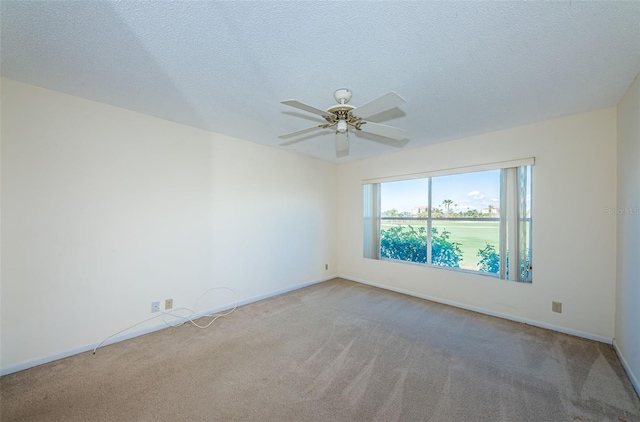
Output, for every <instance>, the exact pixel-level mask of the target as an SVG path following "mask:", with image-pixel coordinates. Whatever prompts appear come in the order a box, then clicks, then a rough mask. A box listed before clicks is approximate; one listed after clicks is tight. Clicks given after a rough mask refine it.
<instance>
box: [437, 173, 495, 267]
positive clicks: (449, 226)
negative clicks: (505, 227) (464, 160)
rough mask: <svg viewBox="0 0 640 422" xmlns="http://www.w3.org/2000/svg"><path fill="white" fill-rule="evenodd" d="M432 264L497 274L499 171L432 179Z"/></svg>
mask: <svg viewBox="0 0 640 422" xmlns="http://www.w3.org/2000/svg"><path fill="white" fill-rule="evenodd" d="M432 195H433V196H432V201H433V205H432V207H433V212H432V216H433V228H432V262H431V263H432V264H434V265H441V266H446V267H456V268H458V267H459V268H464V269H468V270H475V271H483V272H489V273H494V274H498V273H499V271H500V256H499V252H500V170H490V171H482V172H475V173H464V174H456V175H451V176H441V177H434V178H433V179H432Z"/></svg>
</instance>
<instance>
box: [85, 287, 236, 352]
mask: <svg viewBox="0 0 640 422" xmlns="http://www.w3.org/2000/svg"><path fill="white" fill-rule="evenodd" d="M220 289H222V290H229V291H231V292H233V294H235V295H236V303H235V305H233V308H232V309H231V310H230V311H229V312H225V313H223V314H217V315H207V314H201V313H198V312H196V311H194V310H193V309H191V308H176V309H174V310H173V311H171V312H164V311H159V312H160V315H156V316H153V317H151V318H147V319H145V320H143V321H140V322H138V323H136V324H133V325H131V326H129V327H127V328H125V329H124V330H120V331H118V332H117V333H114V334H111V335H110V336H109V337H107V338H105V339H104V340H102V341H101V342H100V343H98V345H97V346H96V347H95V348H94V349H93V354H94V355H95V354H96V350H98V348H99V347H100V346H102V343H104V342H105V341H107V340H109V339H110V338H112V337H114V336H117V335H118V334H121V333H124V332H125V331H128V330H130V329H132V328H133V327H137V326H138V325H140V324H143V323H145V322H147V321H151V320H152V319H156V318H162V321H163V322H164V323H165V325H166V326H167V327H180V326H181V325H183V324H185V323H186V322H190V323H191V324H193V325H194V326H196V327H198V328H208V327H209V326H210V325H211V324H213V323H214V322H215V320H217V319H218V318H220V317H223V316H227V315H229V314H230V313H231V312H233V311H235V310H236V308H237V307H238V302H239V297H238V292H236V291H235V290H233V289H232V288H230V287H213V288H211V289H209V290H206V291H205V292H204V293H202V294H201V295H200V297H198V299H196V301H195V303H194V304H193V307H194V308H196V306H197V305H198V302H199V301H200V299H202V298H203V297H204V295H206V294H207V293H209V292H210V291H212V290H220ZM181 310H186V311H189V312H191V314H190V315H189V316H182V315H174V314H173V312H176V311H181ZM165 315H171V316H172V317H174V318H182V319H184V321H182V322H181V323H179V324H175V325H171V324H169V323H168V322H167V320H166V319H164V316H165ZM202 317H213V319H212V320H211V321H209V323H207V324H206V325H198V324H197V323H196V322H195V321H194V318H196V319H197V318H202Z"/></svg>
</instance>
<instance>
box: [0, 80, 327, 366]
mask: <svg viewBox="0 0 640 422" xmlns="http://www.w3.org/2000/svg"><path fill="white" fill-rule="evenodd" d="M1 133H2V214H1V218H2V283H1V295H2V297H1V323H2V326H1V329H2V330H1V331H2V334H1V341H2V343H1V345H2V349H1V368H2V371H3V372H4V373H7V372H11V371H13V370H17V369H21V368H23V367H26V366H29V365H32V364H34V363H38V362H44V361H47V360H50V359H52V358H55V357H60V356H64V355H65V354H66V353H68V352H69V351H78V350H84V349H86V348H87V346H93V345H95V344H96V343H97V342H99V341H100V340H102V339H103V338H105V337H106V336H108V335H110V334H113V333H114V332H116V331H118V330H120V329H122V328H124V327H127V326H129V325H131V324H134V323H136V322H138V321H141V320H143V319H145V318H149V317H150V316H152V315H151V313H150V304H151V302H152V301H156V300H160V301H163V300H164V299H165V298H173V299H174V308H175V307H180V306H191V305H192V304H193V301H194V300H195V299H196V298H197V296H198V295H199V294H200V293H202V292H203V291H204V290H206V289H207V288H209V287H213V286H229V287H232V288H234V289H235V290H237V291H238V293H239V295H240V299H241V300H247V299H250V298H254V297H256V296H261V295H268V294H270V293H273V292H277V291H281V290H284V289H288V288H291V287H293V286H297V285H300V284H302V283H308V282H313V281H318V280H321V279H324V278H327V277H330V276H332V275H335V270H334V269H335V268H336V256H335V240H336V239H335V238H334V235H333V233H334V232H335V231H334V224H335V218H336V210H337V208H336V183H337V181H336V177H337V169H336V166H335V165H333V164H330V163H325V162H321V161H318V160H315V159H311V158H307V157H303V156H300V155H297V154H294V153H291V152H286V151H281V150H278V149H275V148H269V147H265V146H259V145H256V144H253V143H249V142H246V141H243V140H239V139H233V138H229V137H225V136H222V135H218V134H215V133H210V132H206V131H203V130H199V129H194V128H191V127H187V126H183V125H180V124H176V123H172V122H168V121H164V120H161V119H157V118H153V117H150V116H146V115H142V114H138V113H134V112H130V111H127V110H123V109H119V108H115V107H111V106H107V105H104V104H99V103H95V102H92V101H87V100H84V99H80V98H76V97H72V96H68V95H63V94H60V93H56V92H53V91H48V90H44V89H41V88H36V87H33V86H29V85H24V84H21V83H17V82H13V81H9V80H6V79H2V131H1ZM325 263H328V264H329V265H330V267H329V268H330V270H329V271H325V268H324V266H325ZM232 300H233V297H232V296H231V295H229V294H225V293H223V292H216V294H215V295H212V296H211V299H207V300H205V301H204V302H203V303H202V307H203V308H204V309H207V308H212V307H216V306H222V305H226V304H229V303H231V302H232ZM158 323H159V322H158V321H152V322H149V323H147V324H146V325H143V326H140V327H138V329H139V330H141V329H145V327H153V326H156V325H157V324H158Z"/></svg>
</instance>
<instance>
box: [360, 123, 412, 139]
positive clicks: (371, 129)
mask: <svg viewBox="0 0 640 422" xmlns="http://www.w3.org/2000/svg"><path fill="white" fill-rule="evenodd" d="M360 129H362V131H363V132H368V133H373V134H374V135H380V136H384V137H386V138H391V139H398V140H399V139H404V138H406V137H407V135H408V134H409V132H407V131H406V130H404V129H400V128H398V127H393V126H387V125H381V124H380V123H373V122H364V123H363V124H362V126H360Z"/></svg>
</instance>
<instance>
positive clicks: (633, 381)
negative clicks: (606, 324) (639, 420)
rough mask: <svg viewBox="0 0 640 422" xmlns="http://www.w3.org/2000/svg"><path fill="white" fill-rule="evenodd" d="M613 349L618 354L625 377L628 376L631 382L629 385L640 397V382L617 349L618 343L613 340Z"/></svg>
mask: <svg viewBox="0 0 640 422" xmlns="http://www.w3.org/2000/svg"><path fill="white" fill-rule="evenodd" d="M613 348H614V349H615V351H616V353H617V354H618V358H620V362H622V367H623V368H624V370H625V371H626V372H627V375H628V376H629V380H631V384H632V385H633V388H635V389H636V394H637V395H638V397H640V382H638V378H637V377H636V374H634V373H633V371H632V370H631V366H630V365H629V362H627V359H625V357H624V355H623V354H622V351H621V350H620V348H619V347H618V343H617V342H616V339H613Z"/></svg>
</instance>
